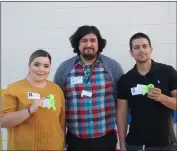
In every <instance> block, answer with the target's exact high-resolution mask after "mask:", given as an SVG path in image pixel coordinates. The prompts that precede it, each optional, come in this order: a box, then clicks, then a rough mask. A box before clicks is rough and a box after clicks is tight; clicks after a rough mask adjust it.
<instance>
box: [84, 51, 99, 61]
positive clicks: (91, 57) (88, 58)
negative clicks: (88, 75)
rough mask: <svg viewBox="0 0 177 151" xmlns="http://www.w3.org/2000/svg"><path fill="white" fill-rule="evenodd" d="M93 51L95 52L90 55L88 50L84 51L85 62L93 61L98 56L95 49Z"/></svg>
mask: <svg viewBox="0 0 177 151" xmlns="http://www.w3.org/2000/svg"><path fill="white" fill-rule="evenodd" d="M92 50H93V52H92V53H91V52H90V53H89V52H87V50H85V49H84V51H83V53H81V55H82V57H83V58H84V59H85V60H92V59H94V58H95V57H96V56H97V53H96V54H95V53H94V49H92Z"/></svg>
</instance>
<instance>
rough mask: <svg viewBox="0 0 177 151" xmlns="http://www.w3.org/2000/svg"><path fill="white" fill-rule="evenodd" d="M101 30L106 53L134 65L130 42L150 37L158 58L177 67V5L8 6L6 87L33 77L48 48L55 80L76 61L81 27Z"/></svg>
mask: <svg viewBox="0 0 177 151" xmlns="http://www.w3.org/2000/svg"><path fill="white" fill-rule="evenodd" d="M85 24H89V25H95V26H97V27H98V29H99V30H100V32H101V34H102V36H103V37H104V38H106V39H107V41H108V43H107V46H106V48H105V50H104V52H103V54H105V55H108V56H110V57H112V58H114V59H116V60H117V61H119V62H120V64H122V66H123V68H124V70H125V71H128V70H129V69H131V67H132V66H133V64H134V60H133V58H131V57H130V54H129V46H128V43H129V39H130V37H131V36H132V35H133V34H134V33H135V32H145V33H147V34H148V35H149V36H150V38H151V40H152V45H153V47H154V52H153V58H154V59H156V60H157V61H160V62H164V63H167V64H171V65H173V66H174V67H175V68H176V3H175V2H2V24H1V25H2V26H1V32H2V58H1V59H2V67H1V71H2V75H1V80H2V85H1V87H2V88H5V87H6V86H7V84H9V83H11V82H14V81H16V80H19V79H22V78H24V77H25V76H26V75H27V72H28V71H27V64H28V58H29V56H30V54H31V53H32V52H33V51H35V50H36V49H39V48H43V49H45V50H47V51H49V53H50V54H51V55H52V58H53V61H52V72H51V74H50V76H49V79H51V80H52V79H53V76H54V73H55V71H56V68H57V67H58V65H59V64H60V63H61V62H62V61H64V60H65V59H67V58H69V57H71V56H73V55H74V54H73V52H72V49H71V47H70V43H69V40H68V39H69V37H70V36H71V34H73V32H74V31H75V30H76V29H77V28H78V26H81V25H85Z"/></svg>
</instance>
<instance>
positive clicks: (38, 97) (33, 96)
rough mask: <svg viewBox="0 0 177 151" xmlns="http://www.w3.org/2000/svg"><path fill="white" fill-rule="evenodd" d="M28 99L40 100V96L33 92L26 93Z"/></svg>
mask: <svg viewBox="0 0 177 151" xmlns="http://www.w3.org/2000/svg"><path fill="white" fill-rule="evenodd" d="M28 99H40V94H39V93H34V92H28Z"/></svg>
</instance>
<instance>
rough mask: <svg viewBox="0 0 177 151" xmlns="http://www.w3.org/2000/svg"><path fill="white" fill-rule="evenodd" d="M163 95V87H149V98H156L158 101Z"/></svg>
mask: <svg viewBox="0 0 177 151" xmlns="http://www.w3.org/2000/svg"><path fill="white" fill-rule="evenodd" d="M161 96H162V92H161V89H159V88H149V92H148V98H150V99H154V100H156V101H160V97H161Z"/></svg>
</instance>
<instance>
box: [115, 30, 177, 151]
mask: <svg viewBox="0 0 177 151" xmlns="http://www.w3.org/2000/svg"><path fill="white" fill-rule="evenodd" d="M130 53H131V56H132V57H134V59H135V61H136V65H135V66H134V67H133V68H132V69H131V70H130V71H129V72H127V73H126V74H125V75H123V76H122V77H121V78H120V80H119V82H118V84H117V87H118V90H119V91H118V100H117V101H118V106H117V124H118V131H119V140H120V149H121V150H134V151H136V150H137V151H138V150H158V151H160V150H177V145H176V142H177V140H176V137H175V133H174V129H173V124H174V119H173V116H174V110H176V109H177V103H176V102H177V83H176V80H177V71H176V70H175V69H174V68H173V67H172V66H170V65H165V64H161V63H157V62H155V61H153V60H152V59H151V53H152V47H151V42H150V39H149V37H148V36H147V35H145V34H143V33H137V34H135V35H133V36H132V37H131V39H130ZM162 53H163V52H162ZM129 109H130V113H131V116H132V121H131V123H130V128H129V133H128V135H127V136H126V133H127V118H128V110H129Z"/></svg>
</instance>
